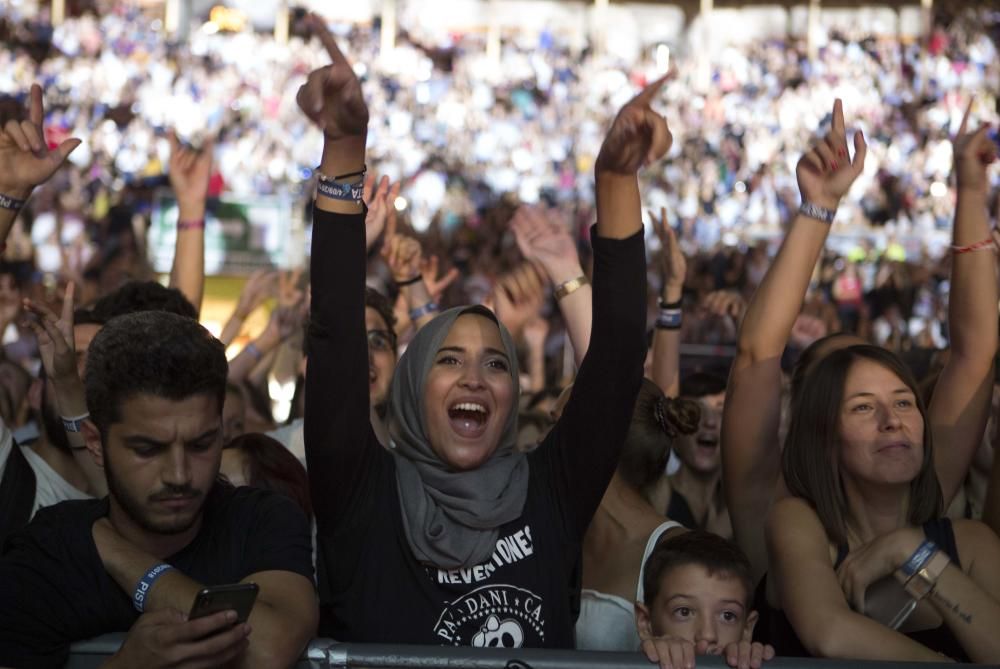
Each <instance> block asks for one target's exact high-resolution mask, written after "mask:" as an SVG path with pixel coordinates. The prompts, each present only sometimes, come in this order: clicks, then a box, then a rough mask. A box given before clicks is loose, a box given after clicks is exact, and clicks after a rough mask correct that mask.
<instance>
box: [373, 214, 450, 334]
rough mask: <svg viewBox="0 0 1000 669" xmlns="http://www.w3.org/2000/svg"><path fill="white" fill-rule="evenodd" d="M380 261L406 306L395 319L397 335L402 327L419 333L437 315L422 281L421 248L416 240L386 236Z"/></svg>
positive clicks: (400, 236) (436, 305) (398, 235)
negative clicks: (386, 269)
mask: <svg viewBox="0 0 1000 669" xmlns="http://www.w3.org/2000/svg"><path fill="white" fill-rule="evenodd" d="M393 227H395V226H393ZM382 257H383V258H384V259H385V262H386V264H387V265H388V266H389V271H390V273H391V274H392V280H393V282H394V283H395V284H396V286H397V287H398V288H399V294H400V299H401V300H402V302H403V305H404V306H405V309H404V313H402V314H399V315H398V316H397V321H396V325H397V328H398V330H397V332H402V331H403V329H404V327H403V325H404V324H412V325H413V327H414V329H416V330H419V329H420V328H421V327H423V326H424V325H426V324H427V323H429V322H430V321H431V320H432V319H433V318H434V317H435V316H437V314H438V312H439V311H440V307H439V306H438V303H437V300H436V299H435V297H434V296H433V294H432V293H431V291H430V288H429V287H428V285H427V281H426V280H425V278H424V273H423V270H424V266H425V264H426V259H425V258H424V254H423V247H422V246H421V244H420V242H419V241H417V239H416V238H415V237H410V236H409V235H404V234H400V233H398V232H395V231H393V234H392V235H389V234H388V232H387V234H386V240H385V244H384V245H383V246H382Z"/></svg>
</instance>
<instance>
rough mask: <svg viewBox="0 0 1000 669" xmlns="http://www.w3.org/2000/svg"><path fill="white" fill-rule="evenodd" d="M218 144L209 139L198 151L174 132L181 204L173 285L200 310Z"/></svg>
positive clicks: (175, 184) (173, 163)
mask: <svg viewBox="0 0 1000 669" xmlns="http://www.w3.org/2000/svg"><path fill="white" fill-rule="evenodd" d="M214 148H215V143H214V142H213V141H212V140H209V141H207V142H206V143H205V145H204V146H202V147H201V149H200V150H197V151H196V150H194V149H191V148H188V147H186V146H183V145H182V144H181V142H180V140H178V138H177V135H176V134H175V133H173V132H171V133H170V166H169V169H170V187H171V188H173V190H174V196H175V197H176V198H177V208H178V214H177V246H176V248H175V250H174V262H173V265H172V266H171V268H170V287H171V288H177V289H178V290H180V291H181V293H183V294H184V297H186V298H187V299H188V301H189V302H191V304H193V305H194V308H195V309H196V310H197V311H199V312H200V311H201V301H202V299H203V297H204V292H205V207H206V202H207V200H208V184H209V180H210V179H211V177H212V154H213V150H214Z"/></svg>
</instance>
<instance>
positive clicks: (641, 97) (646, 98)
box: [629, 72, 670, 104]
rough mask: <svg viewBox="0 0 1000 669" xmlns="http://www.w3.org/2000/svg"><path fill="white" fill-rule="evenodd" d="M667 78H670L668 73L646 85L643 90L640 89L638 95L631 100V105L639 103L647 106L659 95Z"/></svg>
mask: <svg viewBox="0 0 1000 669" xmlns="http://www.w3.org/2000/svg"><path fill="white" fill-rule="evenodd" d="M669 78H670V73H669V72H668V73H667V74H664V75H663V76H662V77H660V78H659V79H657V80H656V81H654V82H652V83H651V84H649V85H647V86H646V87H645V88H644V89H642V91H641V92H640V93H639V94H638V95H636V96H635V97H634V98H632V103H636V102H639V103H642V104H649V103H650V102H652V101H653V99H654V98H655V97H656V96H657V94H659V92H660V89H661V88H663V84H665V83H666V82H667V79H669ZM632 103H629V104H632Z"/></svg>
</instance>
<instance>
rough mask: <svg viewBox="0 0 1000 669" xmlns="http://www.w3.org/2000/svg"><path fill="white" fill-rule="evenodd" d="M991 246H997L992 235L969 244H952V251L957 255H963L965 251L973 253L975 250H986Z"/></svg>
mask: <svg viewBox="0 0 1000 669" xmlns="http://www.w3.org/2000/svg"><path fill="white" fill-rule="evenodd" d="M989 248H994V249H995V248H996V246H995V244H994V242H993V238H992V237H988V238H986V239H984V240H982V241H980V242H976V243H975V244H969V245H968V246H955V245H952V247H951V252H952V253H954V254H955V255H961V254H963V253H972V252H973V251H984V250H986V249H989Z"/></svg>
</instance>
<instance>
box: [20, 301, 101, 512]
mask: <svg viewBox="0 0 1000 669" xmlns="http://www.w3.org/2000/svg"><path fill="white" fill-rule="evenodd" d="M74 293H75V285H74V284H73V283H72V282H71V283H69V284H67V285H66V289H65V292H64V294H63V303H62V310H61V311H60V313H59V314H58V315H57V314H56V313H54V312H53V311H52V310H51V309H49V308H48V307H46V306H45V305H44V304H41V303H39V302H35V301H33V300H30V299H25V300H24V309H25V311H26V312H27V313H29V314H30V315H31V317H30V318H28V319H26V320H25V323H26V324H27V325H28V327H29V328H31V331H32V332H34V333H35V338H36V339H37V341H38V352H39V355H40V356H41V359H42V367H43V368H44V370H45V375H46V383H48V384H51V388H52V391H53V394H54V396H55V402H56V409H57V410H58V412H59V415H60V416H63V417H67V418H72V419H80V417H81V416H83V417H85V416H89V413H90V412H89V411H88V410H87V397H86V393H85V391H84V387H83V380H82V379H83V361H84V358H83V357H82V356H78V355H77V352H76V348H75V340H74V337H73V323H74V318H73V306H74V300H73V298H74ZM42 401H45V400H44V399H43V400H42ZM66 438H67V440H68V442H69V446H70V448H71V449H72V451H73V460H74V462H76V465H77V466H78V467H79V469H80V471H81V472H82V473H83V476H84V479H85V480H86V482H87V492H88V493H90V494H91V495H93V496H95V497H101V496H103V495H106V494H107V492H108V484H107V479H106V478H105V476H104V471H103V470H102V469H101V467H99V466H98V465H97V463H96V462H95V461H94V459H93V458H92V457H91V456H90V453H88V452H87V450H86V445H85V443H84V439H83V434H82V433H80V432H70V431H66Z"/></svg>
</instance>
